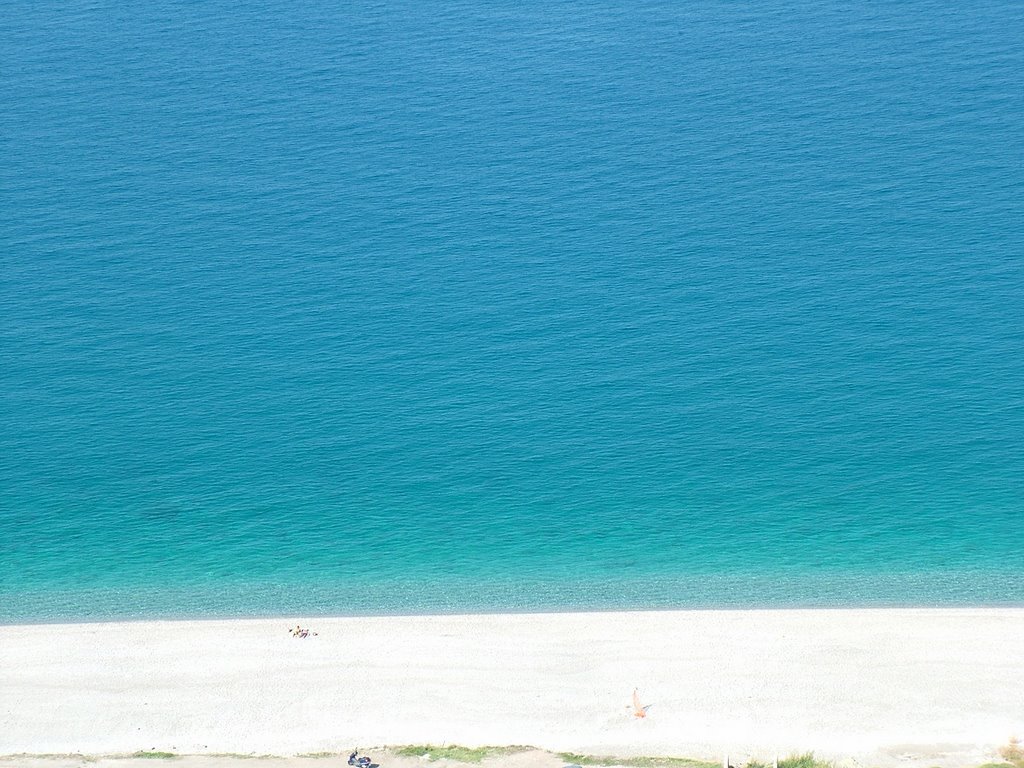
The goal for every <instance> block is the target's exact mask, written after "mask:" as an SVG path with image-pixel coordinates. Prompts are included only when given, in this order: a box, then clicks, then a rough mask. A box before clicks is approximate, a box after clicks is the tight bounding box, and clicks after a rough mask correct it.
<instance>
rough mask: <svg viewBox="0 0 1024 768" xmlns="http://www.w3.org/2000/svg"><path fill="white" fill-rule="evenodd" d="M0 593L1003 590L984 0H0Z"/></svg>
mask: <svg viewBox="0 0 1024 768" xmlns="http://www.w3.org/2000/svg"><path fill="white" fill-rule="evenodd" d="M2 10H3V14H2V17H3V21H2V22H0V621H3V622H13V621H48V620H61V619H103V618H114V617H136V618H141V617H158V616H232V615H282V614H303V613H305V614H309V613H329V614H348V613H385V614H386V613H400V612H429V611H491V610H569V609H583V608H590V609H608V608H667V607H722V606H776V605H779V606H781V605H786V606H796V605H801V606H802V605H974V604H1013V605H1022V604H1024V539H1022V535H1024V87H1022V82H1024V77H1022V76H1024V45H1022V42H1021V41H1022V40H1024V9H1022V7H1021V5H1020V4H1019V3H1017V2H1011V1H1010V0H980V1H979V2H973V3H969V4H950V3H946V2H939V1H938V0H907V1H906V2H896V3H881V4H880V3H869V2H861V1H859V0H857V1H855V2H850V3H819V2H810V1H803V0H797V1H796V2H780V0H766V2H759V3H749V4H748V3H741V2H731V1H730V2H721V1H717V0H709V1H708V2H701V3H683V2H648V1H644V0H640V1H639V2H638V1H637V0H629V2H626V1H625V0H607V1H606V2H551V0H544V1H543V2H538V1H535V0H516V2H509V1H508V0H495V2H483V1H482V0H453V2H448V3H432V2H361V1H359V0H357V2H353V3H345V4H324V3H303V2H300V3H286V2H283V1H282V0H256V1H255V2H250V3H234V2H229V1H228V0H209V1H208V2H204V3H186V2H168V1H166V0H153V1H152V2H146V3H138V4H131V3H127V4H126V3H115V2H100V1H99V0H62V2H59V3H58V2H52V1H51V0H40V1H38V2H31V3H30V2H8V3H4V4H3V7H2Z"/></svg>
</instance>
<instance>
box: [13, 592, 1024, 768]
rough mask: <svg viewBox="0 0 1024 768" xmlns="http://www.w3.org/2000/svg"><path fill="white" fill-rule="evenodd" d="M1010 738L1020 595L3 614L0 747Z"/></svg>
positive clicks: (825, 743)
mask: <svg viewBox="0 0 1024 768" xmlns="http://www.w3.org/2000/svg"><path fill="white" fill-rule="evenodd" d="M296 624H301V625H303V626H308V627H309V628H311V629H312V630H313V631H315V632H316V633H317V634H316V635H315V636H310V637H307V638H304V639H296V638H294V637H292V636H291V635H290V634H289V632H288V630H289V628H291V627H294V626H295V625H296ZM634 688H637V689H639V695H640V697H641V701H642V703H643V704H644V705H650V708H649V709H648V710H647V717H645V718H643V719H640V718H637V717H634V715H633V713H632V707H631V697H632V693H633V690H634ZM1014 736H1024V609H1016V608H1014V609H885V610H792V611H783V610H765V611H672V612H642V613H578V614H537V615H479V616H424V617H378V618H320V619H314V618H307V617H293V618H284V619H278V620H263V619H260V620H237V621H236V620H232V621H193V622H138V623H110V624H103V623H100V624H68V625H31V626H6V627H0V755H14V754H23V753H27V754H69V753H76V754H85V755H115V754H130V753H133V752H136V751H138V750H152V749H155V750H160V751H167V752H174V753H177V754H198V755H209V754H211V753H240V754H243V755H245V754H251V753H255V754H270V755H281V756H294V755H300V754H306V753H320V752H330V753H345V752H346V751H347V750H349V749H351V748H355V747H357V746H359V747H362V748H364V749H367V748H372V747H374V746H381V745H400V744H428V743H431V744H442V743H445V744H463V745H470V746H473V745H485V744H493V745H510V744H527V745H533V746H536V747H539V748H542V749H544V750H549V751H571V752H576V753H584V754H603V755H619V756H636V755H675V756H685V757H695V758H707V759H712V760H716V761H719V762H720V761H721V759H722V756H723V754H725V753H728V754H729V755H731V756H733V758H734V762H743V761H745V760H746V759H748V758H750V757H757V758H760V759H762V760H768V761H770V760H771V759H772V757H773V755H775V754H779V755H782V756H785V755H787V754H790V753H794V752H805V751H814V752H815V754H816V755H817V756H819V757H822V758H826V759H835V760H838V761H840V762H847V763H850V762H856V763H859V764H862V765H878V766H885V765H921V766H967V765H979V764H981V763H983V762H986V761H988V760H991V759H993V758H994V757H995V755H996V752H997V750H998V748H999V747H1000V746H1002V745H1005V744H1006V743H1007V742H1008V740H1009V739H1010V738H1011V737H1014ZM538 754H539V753H538ZM519 759H520V761H523V760H525V758H519ZM547 759H548V760H549V761H551V760H554V758H551V757H550V756H549V757H548V758H547ZM69 760H70V758H69ZM194 760H196V761H199V762H195V765H197V766H199V765H207V764H210V765H212V763H211V760H212V758H194ZM203 760H205V761H206V762H203ZM297 760H298V759H297V758H294V757H293V758H292V760H291V762H290V764H293V765H298V764H299V762H296V761H297ZM537 760H539V761H540V763H544V760H542V759H541V758H537ZM22 761H23V762H24V758H22ZM285 762H288V761H285ZM301 762H302V764H303V765H304V764H305V762H308V760H305V761H301ZM330 762H331V764H335V763H337V762H338V761H337V760H334V759H332V760H331V761H330ZM499 762H500V761H499ZM506 762H507V761H506ZM535 762H536V761H535ZM555 763H556V764H560V763H557V760H556V761H555ZM9 764H10V765H13V763H11V762H10V759H8V760H7V761H0V766H6V765H9ZM68 764H69V765H70V764H76V765H77V764H78V763H68ZM119 764H120V765H122V766H125V765H127V762H125V761H121V762H120V763H119ZM147 764H149V765H152V764H154V763H153V761H152V760H149V761H148V762H147ZM176 764H177V765H179V766H180V765H182V763H181V762H176ZM412 764H418V763H415V762H414V763H412ZM391 768H396V766H391ZM537 768H543V766H542V765H540V764H537Z"/></svg>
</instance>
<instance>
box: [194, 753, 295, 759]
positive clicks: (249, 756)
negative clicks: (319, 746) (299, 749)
mask: <svg viewBox="0 0 1024 768" xmlns="http://www.w3.org/2000/svg"><path fill="white" fill-rule="evenodd" d="M209 757H230V758H231V759H232V760H270V759H271V758H273V757H274V755H254V754H251V753H250V754H247V755H243V754H242V753H241V752H210V753H209ZM299 757H304V755H299Z"/></svg>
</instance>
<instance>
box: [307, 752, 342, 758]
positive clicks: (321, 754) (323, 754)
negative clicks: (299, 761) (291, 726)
mask: <svg viewBox="0 0 1024 768" xmlns="http://www.w3.org/2000/svg"><path fill="white" fill-rule="evenodd" d="M299 757H315V758H317V759H318V760H319V759H320V758H322V757H341V755H339V754H338V753H337V752H307V753H306V754H304V755H299Z"/></svg>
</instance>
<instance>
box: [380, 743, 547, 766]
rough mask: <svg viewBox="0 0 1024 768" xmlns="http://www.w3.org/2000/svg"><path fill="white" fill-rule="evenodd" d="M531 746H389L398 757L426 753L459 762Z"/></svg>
mask: <svg viewBox="0 0 1024 768" xmlns="http://www.w3.org/2000/svg"><path fill="white" fill-rule="evenodd" d="M532 749H533V747H522V746H512V747H461V746H459V745H458V744H449V745H447V746H435V745H433V744H411V745H407V746H404V747H391V748H390V751H391V752H392V753H394V754H395V755H398V756H399V757H423V755H428V756H429V759H431V760H454V761H456V762H459V763H479V762H481V761H483V760H484V759H486V758H488V757H502V756H504V755H514V754H516V753H517V752H529V751H530V750H532Z"/></svg>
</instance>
